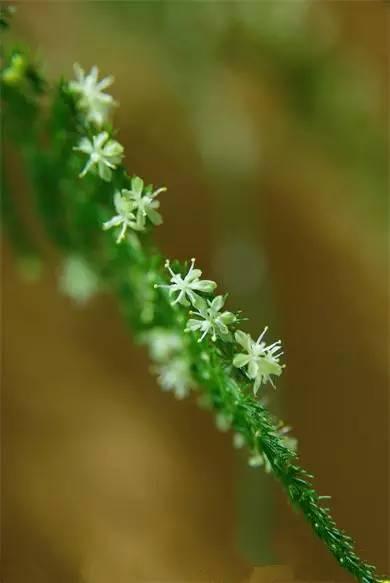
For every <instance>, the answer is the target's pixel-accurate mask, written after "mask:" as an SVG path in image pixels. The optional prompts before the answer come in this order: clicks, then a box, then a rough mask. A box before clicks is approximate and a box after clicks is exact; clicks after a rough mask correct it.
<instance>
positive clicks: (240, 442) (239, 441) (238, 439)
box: [233, 433, 246, 449]
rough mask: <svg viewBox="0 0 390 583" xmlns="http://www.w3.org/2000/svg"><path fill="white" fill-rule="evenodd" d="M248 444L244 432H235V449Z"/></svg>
mask: <svg viewBox="0 0 390 583" xmlns="http://www.w3.org/2000/svg"><path fill="white" fill-rule="evenodd" d="M245 444H246V439H245V437H244V435H243V434H242V433H235V434H234V435H233V447H234V448H235V449H241V448H242V447H244V445H245Z"/></svg>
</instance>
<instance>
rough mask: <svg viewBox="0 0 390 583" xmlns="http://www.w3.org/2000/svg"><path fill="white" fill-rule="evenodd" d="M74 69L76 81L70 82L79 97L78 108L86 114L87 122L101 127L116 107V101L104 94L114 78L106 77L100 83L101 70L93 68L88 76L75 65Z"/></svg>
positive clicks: (70, 86)
mask: <svg viewBox="0 0 390 583" xmlns="http://www.w3.org/2000/svg"><path fill="white" fill-rule="evenodd" d="M73 69H74V72H75V75H76V80H75V81H70V83H69V88H70V90H71V91H73V92H74V93H76V94H77V95H78V102H77V105H78V107H79V108H80V109H81V110H82V111H84V112H85V116H86V119H87V121H91V122H93V123H95V124H96V125H98V126H101V125H102V124H103V123H104V122H106V121H107V119H108V114H109V112H110V110H111V108H112V107H113V106H114V105H116V102H115V101H114V99H113V98H112V97H111V95H109V94H108V93H104V89H107V87H109V86H110V85H112V83H113V81H114V79H113V77H111V76H109V77H105V78H104V79H102V80H101V81H98V75H99V70H98V68H97V67H92V69H91V70H90V72H89V73H88V74H85V73H84V70H83V69H82V68H81V67H80V65H78V64H77V63H75V64H74V65H73Z"/></svg>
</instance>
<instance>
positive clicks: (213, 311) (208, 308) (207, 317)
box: [186, 296, 236, 342]
mask: <svg viewBox="0 0 390 583" xmlns="http://www.w3.org/2000/svg"><path fill="white" fill-rule="evenodd" d="M224 303H225V298H224V297H223V296H217V297H216V298H214V299H213V300H207V301H206V300H204V299H203V298H201V297H200V296H197V297H196V298H195V301H194V302H193V304H194V307H195V308H196V311H195V312H193V311H192V312H190V313H191V314H193V315H195V316H197V318H196V319H195V318H191V319H190V320H188V323H187V328H186V331H187V332H189V331H191V332H195V331H199V332H202V336H201V337H200V338H199V340H198V342H201V341H202V340H203V339H204V337H205V336H206V334H211V338H212V340H213V342H215V341H216V340H217V337H218V336H219V337H220V338H221V339H222V340H226V339H227V337H228V336H229V328H228V326H230V325H231V324H233V322H234V321H235V320H236V316H235V315H234V314H232V312H222V313H221V310H222V308H223V305H224Z"/></svg>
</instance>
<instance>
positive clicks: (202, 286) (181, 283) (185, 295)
mask: <svg viewBox="0 0 390 583" xmlns="http://www.w3.org/2000/svg"><path fill="white" fill-rule="evenodd" d="M194 266H195V259H191V266H190V268H189V270H188V273H187V274H186V275H185V276H184V277H182V275H181V274H180V273H175V272H174V271H172V269H171V266H170V262H169V260H168V259H167V261H166V262H165V267H166V268H167V269H168V271H169V273H170V274H171V283H170V284H169V285H156V286H155V287H162V288H167V289H168V290H169V295H170V296H171V295H174V294H177V297H176V299H175V300H174V301H173V302H172V305H175V304H177V303H179V304H182V305H183V306H188V305H189V304H190V302H191V303H192V304H194V305H195V302H196V298H197V297H199V296H198V294H197V293H196V292H202V293H207V294H210V293H213V291H214V290H215V288H216V287H217V284H216V283H215V282H214V281H210V280H208V279H203V280H201V279H199V278H200V276H201V275H202V272H201V270H200V269H194Z"/></svg>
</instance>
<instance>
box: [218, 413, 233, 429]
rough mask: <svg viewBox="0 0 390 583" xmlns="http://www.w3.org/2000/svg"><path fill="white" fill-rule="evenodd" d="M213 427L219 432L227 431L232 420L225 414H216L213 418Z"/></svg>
mask: <svg viewBox="0 0 390 583" xmlns="http://www.w3.org/2000/svg"><path fill="white" fill-rule="evenodd" d="M215 425H216V427H217V429H219V431H222V432H225V431H229V429H230V428H231V426H232V418H231V416H229V415H225V413H221V412H220V413H217V415H216V416H215Z"/></svg>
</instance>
